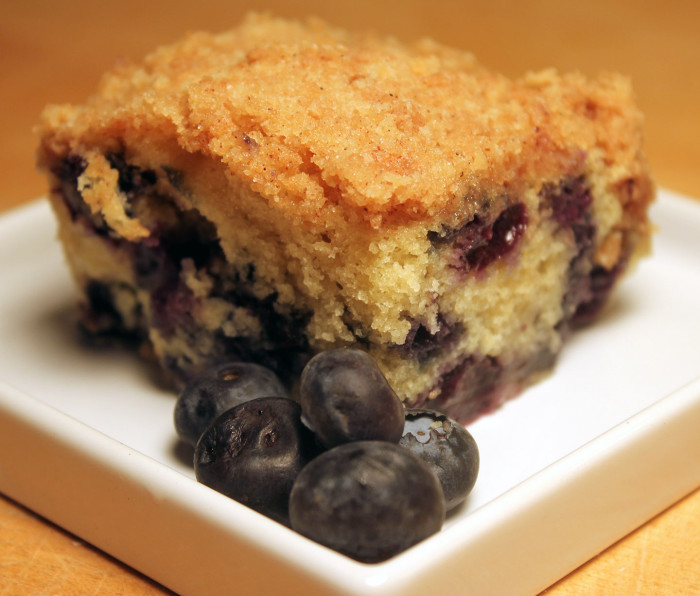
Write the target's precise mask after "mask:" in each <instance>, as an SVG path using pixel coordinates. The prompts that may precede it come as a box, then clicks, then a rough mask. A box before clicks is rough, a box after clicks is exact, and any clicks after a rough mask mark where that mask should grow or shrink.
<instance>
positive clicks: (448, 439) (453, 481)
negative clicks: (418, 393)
mask: <svg viewBox="0 0 700 596" xmlns="http://www.w3.org/2000/svg"><path fill="white" fill-rule="evenodd" d="M399 445H401V446H402V447H405V448H406V449H408V450H409V451H411V452H413V453H414V454H416V455H417V456H418V457H420V458H421V459H422V460H423V461H424V462H426V463H427V464H428V465H429V466H430V468H431V469H432V470H433V472H435V475H436V476H437V477H438V479H439V480H440V484H441V485H442V490H443V494H444V496H445V509H446V510H447V511H450V510H451V509H454V508H455V507H456V506H457V505H459V504H460V503H462V502H463V501H464V499H466V498H467V496H468V495H469V493H470V492H471V491H472V489H473V488H474V484H475V483H476V477H477V475H478V474H479V449H478V447H477V444H476V441H475V440H474V437H472V435H471V433H470V432H469V431H468V430H467V429H466V428H464V427H463V426H462V425H461V424H459V423H458V422H456V421H455V420H453V419H452V418H449V417H448V416H446V415H445V414H441V413H440V412H436V411H434V410H423V409H407V410H406V426H405V429H404V435H403V437H402V438H401V441H399Z"/></svg>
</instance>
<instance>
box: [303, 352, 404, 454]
mask: <svg viewBox="0 0 700 596" xmlns="http://www.w3.org/2000/svg"><path fill="white" fill-rule="evenodd" d="M299 396H300V401H301V407H302V410H303V413H304V417H305V418H306V420H307V421H308V422H309V424H310V425H311V428H313V430H314V432H315V433H316V435H317V436H318V438H319V441H320V442H321V443H322V444H323V445H325V446H326V447H333V446H336V445H340V444H342V443H348V442H351V441H362V440H377V441H390V442H393V443H398V441H399V439H400V438H401V435H402V432H403V426H404V407H403V404H402V403H401V400H400V399H399V398H398V396H397V395H396V393H395V392H394V390H393V389H392V388H391V386H390V385H389V383H388V382H387V380H386V378H385V377H384V375H383V374H382V371H381V370H380V369H379V366H377V363H376V362H375V361H374V359H373V358H372V357H371V356H370V355H369V354H367V352H364V351H362V350H357V349H349V348H340V349H335V350H327V351H325V352H320V353H319V354H317V355H316V356H314V357H313V358H312V359H311V360H310V361H309V363H308V364H307V365H306V367H304V370H303V372H302V375H301V382H300V387H299Z"/></svg>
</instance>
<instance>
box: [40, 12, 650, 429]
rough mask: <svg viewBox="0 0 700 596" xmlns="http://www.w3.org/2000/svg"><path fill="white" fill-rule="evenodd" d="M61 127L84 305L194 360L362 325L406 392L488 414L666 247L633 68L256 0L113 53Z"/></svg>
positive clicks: (57, 155)
mask: <svg viewBox="0 0 700 596" xmlns="http://www.w3.org/2000/svg"><path fill="white" fill-rule="evenodd" d="M270 40H274V41H270ZM40 133H41V138H42V144H41V150H40V163H41V165H42V167H43V169H44V170H45V171H46V172H47V174H48V176H49V180H50V185H51V189H52V190H51V200H52V204H53V205H54V208H55V211H56V213H57V215H58V218H59V222H60V235H61V239H62V242H63V245H64V248H65V251H66V254H67V257H68V261H69V263H70V265H71V268H72V271H73V273H74V276H75V278H76V281H77V285H78V287H79V288H80V289H81V291H82V294H83V298H82V301H83V304H84V305H85V313H86V315H85V321H86V324H87V325H88V327H90V328H92V329H94V330H96V331H97V330H104V329H109V328H115V329H119V330H121V331H123V332H127V331H128V332H132V333H136V334H138V335H140V336H142V337H143V338H144V339H146V340H147V341H148V342H150V344H152V346H153V348H154V351H155V353H156V355H157V357H158V358H159V359H160V361H161V363H162V364H163V365H164V366H165V367H166V368H167V369H170V370H171V371H173V372H174V373H176V374H183V375H185V376H186V375H187V374H190V373H191V371H193V370H196V369H197V368H198V367H201V366H204V365H205V364H206V363H207V362H210V361H211V360H213V359H217V358H220V357H222V356H224V355H226V354H231V355H233V356H235V357H241V358H253V359H256V360H258V361H261V362H263V363H266V364H269V365H271V366H272V367H273V368H275V369H276V370H278V371H281V372H282V373H283V376H285V375H286V376H287V377H289V378H293V376H294V375H295V373H296V372H298V370H299V367H300V366H301V365H302V364H303V362H305V360H306V359H308V357H309V356H310V355H311V354H312V353H314V352H316V351H318V350H321V349H325V348H328V347H332V346H338V345H351V344H354V345H360V346H362V347H364V348H365V349H367V350H368V351H370V353H372V354H373V355H374V356H375V357H376V358H377V360H378V361H379V362H380V364H381V366H382V368H383V369H384V371H385V373H386V375H387V377H388V378H389V380H390V382H391V383H392V385H393V386H394V387H395V388H396V389H397V392H398V393H399V394H400V395H402V397H403V398H404V399H405V400H406V401H407V402H409V403H420V402H424V401H426V400H437V402H439V403H442V404H443V405H444V407H446V408H447V409H449V410H450V411H452V412H453V413H454V412H457V413H458V414H459V416H460V417H461V418H467V417H470V416H472V415H474V413H475V412H477V411H482V410H484V409H485V408H489V407H493V406H495V405H497V403H500V401H501V400H502V399H504V398H505V397H506V396H509V395H510V394H512V393H514V392H516V391H517V390H518V389H519V388H520V386H521V384H522V383H523V382H526V381H527V379H529V378H531V377H532V375H533V374H535V373H536V372H537V371H540V370H546V369H548V368H549V367H551V365H552V363H553V361H554V359H555V357H556V354H557V353H558V351H559V350H560V348H561V344H562V341H563V339H564V338H565V336H566V333H567V330H568V329H569V328H570V327H571V326H572V325H574V324H576V322H580V321H584V320H588V319H590V318H591V317H593V316H594V315H595V313H596V312H597V311H598V310H599V309H600V307H601V305H602V304H603V303H604V301H605V299H606V297H607V295H608V293H609V291H610V289H611V288H612V287H613V285H614V284H615V282H616V281H617V279H618V278H619V277H620V275H621V274H622V273H623V271H625V270H626V269H627V268H628V267H629V265H630V264H631V263H632V262H633V261H634V260H635V259H636V258H637V257H638V256H639V255H641V254H643V253H644V252H645V251H646V250H647V249H648V244H649V235H650V225H649V223H648V220H647V215H646V211H647V206H648V204H649V202H650V201H651V200H652V197H653V185H652V183H651V179H650V176H649V173H648V168H647V165H646V162H645V159H644V156H643V153H642V143H641V141H642V139H641V115H640V113H639V111H638V109H637V108H636V106H635V104H634V99H633V96H632V91H631V88H630V85H629V83H628V82H627V81H626V80H625V79H624V78H622V77H619V76H617V75H604V76H602V77H601V78H600V79H599V80H595V81H590V80H587V79H585V78H584V77H582V76H580V75H575V74H574V75H565V76H559V75H558V74H557V73H555V72H553V71H546V72H542V73H535V74H529V75H527V76H525V77H523V78H522V79H520V80H517V81H510V80H508V79H506V78H505V77H502V76H500V75H497V74H494V73H490V72H488V71H487V70H486V69H484V68H483V67H481V66H479V65H478V64H477V63H476V61H475V60H474V58H473V57H472V56H471V55H469V54H465V53H460V52H457V51H454V50H450V49H447V48H443V47H441V46H439V45H437V44H435V43H433V42H421V43H419V44H416V45H414V46H405V45H402V44H400V43H398V42H396V41H392V40H383V39H377V38H372V37H369V36H356V35H351V34H347V33H343V32H339V31H337V30H333V29H329V28H327V27H325V26H323V25H322V24H319V23H317V22H313V23H312V24H309V25H302V24H298V23H291V22H287V21H281V20H277V19H270V18H266V17H259V16H253V17H250V18H249V19H248V20H247V21H246V22H245V23H244V24H243V25H242V26H241V27H239V28H238V29H236V30H233V31H232V32H229V33H224V34H220V35H208V34H194V35H192V36H190V37H188V38H187V39H185V40H184V41H183V42H181V43H180V44H176V45H173V46H168V47H165V48H161V49H159V50H157V51H156V52H155V53H154V54H152V55H151V56H149V57H148V58H146V59H145V61H144V63H143V64H141V65H133V66H128V67H122V68H120V69H118V70H116V71H114V72H112V73H109V74H108V75H106V77H105V78H104V79H103V82H102V85H101V88H100V90H99V92H98V93H97V94H96V95H95V96H93V97H92V98H91V99H90V100H88V102H87V103H86V104H84V105H82V106H54V107H49V108H47V110H46V111H45V113H44V116H43V120H42V125H41V129H40ZM437 402H436V403H437ZM460 404H461V405H460Z"/></svg>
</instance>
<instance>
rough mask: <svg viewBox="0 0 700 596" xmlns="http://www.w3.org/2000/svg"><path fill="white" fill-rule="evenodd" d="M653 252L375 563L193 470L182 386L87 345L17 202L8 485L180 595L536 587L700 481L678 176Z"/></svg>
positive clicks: (693, 302)
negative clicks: (439, 520) (469, 466)
mask: <svg viewBox="0 0 700 596" xmlns="http://www.w3.org/2000/svg"><path fill="white" fill-rule="evenodd" d="M653 211H654V212H653V219H654V221H655V222H656V223H657V225H658V227H659V230H660V231H659V233H658V235H657V237H656V240H655V248H654V254H653V256H652V257H650V258H648V259H646V260H644V261H643V262H642V263H640V265H639V267H638V269H637V270H636V271H635V272H634V273H633V274H632V275H631V276H629V277H628V278H626V279H625V280H624V281H623V283H622V285H621V287H620V288H619V289H618V291H617V292H616V293H615V294H614V298H613V300H612V301H611V303H610V304H609V305H608V306H607V307H606V310H605V311H604V312H603V314H602V317H601V319H600V320H599V321H598V323H597V324H596V325H594V326H592V327H590V328H587V329H585V330H582V331H579V332H577V333H576V334H574V335H573V337H572V338H571V340H570V341H569V343H568V344H567V345H566V346H565V348H564V351H563V353H562V355H561V358H560V360H559V363H558V365H557V368H556V371H555V373H554V374H553V375H551V376H550V377H549V378H547V379H546V380H545V381H543V382H541V383H540V384H538V385H536V386H535V387H533V388H531V389H529V390H528V391H526V392H525V393H524V394H523V395H521V396H520V397H518V398H517V399H514V400H512V401H510V402H509V403H507V404H506V405H505V406H504V407H503V408H501V409H500V410H498V411H497V412H496V413H494V414H492V415H490V416H486V417H484V418H481V419H480V420H478V421H477V422H476V423H475V424H473V425H471V426H470V431H471V432H472V434H473V435H474V437H475V438H476V440H477V442H478V444H479V448H480V452H481V473H480V476H479V479H478V481H477V486H476V488H475V490H474V492H473V494H472V495H471V496H470V498H469V500H468V502H467V503H466V505H465V506H464V507H463V508H462V509H460V510H459V511H458V512H456V513H455V514H454V515H452V516H450V518H449V519H448V521H447V523H446V525H445V528H444V529H443V530H442V531H441V532H440V533H439V534H437V535H435V536H433V537H432V538H430V539H428V540H426V541H424V542H423V543H421V544H419V545H417V546H415V547H413V548H411V549H409V550H408V551H407V552H405V553H403V554H401V555H399V556H397V557H395V558H393V559H392V560H390V561H387V562H385V563H382V564H378V565H364V564H360V563H357V562H354V561H352V560H350V559H347V558H346V557H344V556H342V555H339V554H336V553H334V552H332V551H329V550H327V549H325V548H323V547H321V546H319V545H317V544H314V543H313V542H311V541H308V540H306V539H305V538H303V537H301V536H299V535H297V534H295V533H294V532H292V531H290V530H288V529H286V528H284V527H282V526H280V525H278V524H276V523H275V522H272V521H270V520H268V519H266V518H264V517H262V516H260V515H258V514H257V513H255V512H253V511H251V510H249V509H247V508H245V507H243V506H241V505H239V504H238V503H235V502H234V501H231V500H229V499H227V498H225V497H223V496H222V495H219V494H218V493H215V492H214V491H211V490H209V489H208V488H206V487H204V486H202V485H199V484H198V483H197V482H196V481H194V479H193V478H194V475H193V472H192V469H191V466H190V465H189V463H188V462H187V461H186V458H187V456H186V454H183V453H182V450H181V449H180V448H178V446H177V442H176V438H175V433H174V431H173V427H172V408H173V405H174V395H172V394H171V393H169V392H168V391H167V390H166V389H163V388H161V387H159V386H158V385H157V384H156V383H155V382H154V379H153V378H152V376H151V374H150V371H149V370H148V368H147V367H146V366H144V365H143V364H142V363H141V362H140V361H139V360H138V359H137V358H136V357H135V355H133V354H131V353H128V352H126V351H122V350H118V349H99V350H96V349H94V348H93V349H87V348H86V347H85V346H83V345H81V343H80V342H79V341H78V340H77V334H76V332H75V320H76V316H75V309H74V291H73V287H72V284H71V281H70V280H69V277H68V273H67V270H66V267H65V265H64V262H63V258H62V255H61V252H60V249H59V247H58V245H57V243H56V241H55V239H54V235H55V228H54V222H53V218H52V215H51V213H50V210H49V208H48V205H47V204H46V203H45V202H43V201H40V202H37V203H33V204H31V205H29V206H27V207H24V208H21V209H18V210H15V211H13V212H10V213H8V214H6V215H5V216H3V217H2V218H0V279H2V289H1V290H0V340H1V341H0V491H1V492H3V493H5V494H7V495H8V496H10V497H11V498H13V499H16V500H17V501H19V502H21V503H23V504H25V505H27V506H28V507H30V508H31V509H33V510H35V511H36V512H37V513H39V514H41V515H43V516H45V517H47V518H48V519H51V520H52V521H54V522H56V523H57V524H59V525H61V526H63V527H65V528H66V529H68V530H70V531H71V532H73V533H75V534H77V535H78V536H80V537H82V538H84V539H85V540H87V541H89V542H91V543H92V544H94V545H96V546H98V547H99V548H102V549H103V550H105V551H106V552H108V553H110V554H112V555H113V556H115V557H117V558H119V559H121V560H122V561H124V562H125V563H127V564H129V565H131V566H133V567H135V568H136V569H139V570H140V571H142V572H143V573H145V574H146V575H148V576H150V577H152V578H153V579H155V580H156V581H159V582H161V583H162V584H164V585H165V586H168V587H169V588H171V589H173V590H175V591H176V592H179V593H182V594H232V593H235V594H253V593H256V594H257V593H265V594H268V593H273V592H272V590H276V591H277V593H279V594H285V595H286V594H304V595H308V594H318V593H322V594H337V595H347V596H359V595H360V594H362V595H365V594H369V595H376V596H390V595H391V596H394V595H395V596H399V595H401V596H411V595H414V594H415V595H417V594H425V593H429V592H433V591H437V592H439V593H440V594H442V595H448V594H466V593H472V594H487V593H488V594H530V593H535V592H537V591H539V590H541V589H544V588H545V587H547V586H548V585H550V584H552V583H553V582H554V581H556V580H557V579H559V578H560V577H562V576H563V575H565V574H566V573H567V572H569V571H570V570H572V569H574V568H575V567H576V566H578V565H579V564H581V563H583V562H584V561H586V560H588V559H589V558H591V557H592V556H593V555H595V554H596V553H597V552H599V551H600V550H602V549H603V548H605V547H606V546H608V545H609V544H611V543H612V542H614V541H615V540H617V539H619V538H620V537H622V536H623V535H624V534H626V533H627V532H629V531H631V530H632V529H634V528H636V527H638V526H639V525H640V524H642V523H643V522H644V521H646V520H647V519H649V518H650V517H652V516H653V515H655V514H656V513H658V512H659V511H661V510H662V509H664V508H665V507H667V506H668V505H670V504H671V503H673V502H675V501H676V500H678V499H679V498H681V497H682V496H684V495H685V494H688V493H689V492H691V491H692V490H693V489H694V488H696V487H697V486H699V485H700V432H699V429H700V349H699V346H700V315H699V312H698V304H700V203H697V202H694V201H691V200H688V199H686V198H683V197H680V196H678V195H674V194H673V193H670V192H667V191H662V192H661V193H660V196H659V200H658V202H657V204H656V205H655V206H654V210H653Z"/></svg>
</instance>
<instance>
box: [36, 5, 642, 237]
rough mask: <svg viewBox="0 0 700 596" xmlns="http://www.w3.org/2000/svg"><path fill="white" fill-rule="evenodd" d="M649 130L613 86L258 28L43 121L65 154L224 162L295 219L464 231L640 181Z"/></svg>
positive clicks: (49, 113) (453, 54) (310, 29)
mask: <svg viewBox="0 0 700 596" xmlns="http://www.w3.org/2000/svg"><path fill="white" fill-rule="evenodd" d="M640 118H641V116H640V114H639V113H638V111H637V110H636V108H635V107H634V104H633V101H632V92H631V89H630V85H629V84H628V82H627V80H626V79H624V78H622V77H620V76H617V75H612V74H608V75H602V76H601V77H600V78H599V79H598V80H597V81H589V80H587V79H585V78H584V77H583V76H580V75H577V74H572V75H566V76H559V75H558V74H556V73H555V72H553V71H546V72H541V73H537V74H530V75H527V76H525V77H523V78H522V79H520V80H516V81H511V80H508V79H506V78H505V77H503V76H500V75H498V74H494V73H492V72H489V71H487V70H486V69H484V68H482V67H481V66H479V65H478V64H477V63H476V61H475V59H474V58H473V57H472V56H471V55H470V54H468V53H462V52H458V51H454V50H450V49H447V48H444V47H442V46H440V45H438V44H436V43H434V42H431V41H422V42H419V43H417V44H414V45H410V46H408V45H403V44H401V43H399V42H397V41H392V40H386V39H377V38H375V37H371V36H364V35H362V36H361V35H353V34H348V33H344V32H340V31H337V30H334V29H331V28H328V27H326V26H325V25H323V24H321V23H319V22H316V21H311V22H309V23H305V24H300V23H296V22H289V21H284V20H278V19H274V18H270V17H266V16H260V15H253V16H250V17H248V18H247V20H246V21H245V22H244V24H243V25H242V26H241V27H239V28H237V29H235V30H233V31H230V32H226V33H222V34H218V35H212V34H207V33H194V34H191V35H190V36H189V37H187V38H186V39H185V40H184V41H183V42H181V43H178V44H176V45H171V46H166V47H163V48H160V49H158V50H157V51H155V52H154V53H153V54H151V55H150V56H148V57H147V58H146V59H145V61H144V62H143V64H139V65H128V66H121V67H118V68H116V69H115V70H114V71H112V72H110V73H108V74H107V75H106V76H105V77H104V79H103V80H102V83H101V86H100V89H99V92H98V93H97V94H96V95H95V96H94V97H92V98H91V99H90V100H89V102H88V103H87V104H85V105H84V106H80V107H73V106H66V105H62V106H54V107H52V108H49V109H47V110H46V111H45V113H44V120H43V131H42V134H43V135H44V151H46V152H54V153H56V154H68V153H71V152H76V153H80V154H85V153H86V152H87V151H90V150H95V151H101V152H105V151H110V150H112V151H123V150H124V147H126V148H127V150H130V149H128V148H129V147H140V149H139V150H138V151H140V152H142V154H143V155H146V154H148V155H149V157H148V159H149V160H150V161H152V160H153V159H154V158H153V155H154V154H157V153H158V152H161V153H163V155H164V157H165V154H167V155H168V160H169V161H173V154H174V153H176V152H180V153H183V152H184V153H183V154H186V155H189V156H201V157H202V158H207V157H209V158H213V159H214V160H215V161H216V162H221V163H223V164H224V165H225V167H226V169H227V171H228V172H229V173H230V174H231V177H232V178H233V179H235V180H238V181H241V183H242V184H244V185H247V186H248V187H249V188H250V189H251V190H252V191H253V192H255V193H257V194H258V195H259V196H260V197H262V198H263V199H264V200H265V201H267V202H268V203H269V204H274V205H275V207H276V208H278V209H281V210H282V211H286V212H288V213H289V214H290V217H292V218H293V219H294V220H295V221H300V220H301V221H306V222H309V223H318V222H320V221H323V222H325V225H328V224H329V223H331V222H337V223H338V225H341V226H342V225H343V224H344V223H345V224H347V223H350V224H351V225H356V224H358V223H361V224H369V225H370V226H371V227H374V228H379V227H382V226H383V225H384V224H387V223H390V224H391V225H396V224H398V223H401V222H408V221H416V220H419V219H426V218H427V219H431V218H438V217H440V216H441V213H442V214H444V212H445V211H455V212H457V213H461V214H462V218H463V216H464V214H468V213H469V212H470V211H472V212H473V211H474V210H475V208H476V207H475V206H476V205H477V204H478V202H479V201H480V200H481V199H482V198H483V196H493V194H494V189H502V188H504V187H505V188H510V189H512V190H513V192H514V193H515V192H518V189H519V188H520V187H522V185H523V183H524V181H528V180H535V179H538V178H542V177H544V178H546V177H547V175H548V174H549V173H550V172H554V171H556V172H562V171H564V172H569V173H570V175H572V176H575V175H578V174H580V173H581V172H582V170H583V169H584V161H585V159H586V156H587V155H589V154H590V155H596V154H604V155H605V158H604V159H605V163H606V166H607V167H610V168H618V169H619V170H620V176H619V179H622V178H624V177H625V176H627V177H634V176H635V175H637V174H638V172H635V171H625V170H626V169H627V170H629V169H630V168H632V169H634V168H638V167H640V166H639V163H640V161H639V155H638V153H639V151H640V149H639V147H640V143H639V142H630V139H638V137H639V135H640V133H639V123H640ZM144 138H147V139H149V141H148V146H146V147H144V145H143V141H142V139H144ZM618 139H625V141H624V143H621V142H618ZM135 140H138V142H135ZM173 143H175V144H176V146H173ZM543 148H546V149H547V150H546V151H543V150H542V149H543ZM137 153H138V152H137ZM129 158H130V159H131V161H133V162H135V163H138V161H139V155H138V154H134V155H130V156H129ZM143 159H144V160H145V158H143ZM48 160H49V159H47V161H48ZM168 160H166V159H165V158H164V159H163V163H169V161H168ZM95 192H96V191H95ZM93 194H94V192H93ZM94 200H95V201H99V196H98V195H96V196H95V198H94ZM219 200H225V199H221V198H220V199H219ZM115 217H116V216H115ZM458 217H459V216H458ZM331 225H335V224H333V223H331ZM134 233H136V234H137V235H138V231H136V232H134Z"/></svg>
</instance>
